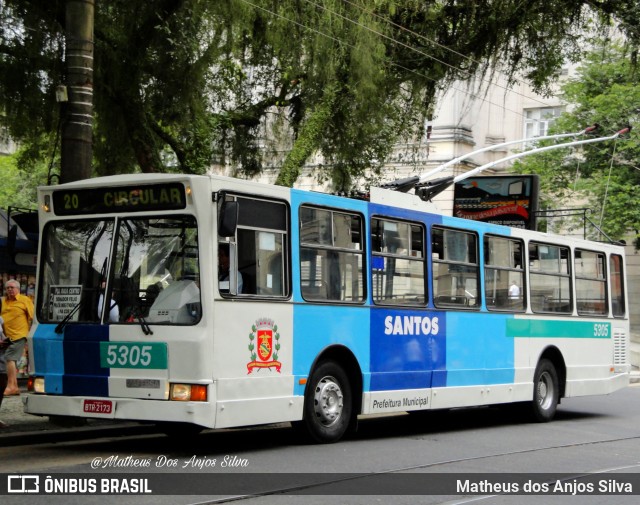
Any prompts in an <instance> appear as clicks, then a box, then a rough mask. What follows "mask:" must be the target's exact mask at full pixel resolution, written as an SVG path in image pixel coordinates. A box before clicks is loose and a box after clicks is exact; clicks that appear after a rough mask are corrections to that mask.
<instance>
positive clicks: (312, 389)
mask: <svg viewBox="0 0 640 505" xmlns="http://www.w3.org/2000/svg"><path fill="white" fill-rule="evenodd" d="M352 415H353V394H352V391H351V383H350V382H349V378H348V377H347V374H346V373H345V372H344V370H343V369H342V367H341V366H340V365H338V364H337V363H336V362H334V361H325V362H323V363H320V365H318V366H317V367H316V369H315V370H314V371H313V373H312V374H311V378H310V380H309V383H308V386H307V391H306V393H305V398H304V413H303V423H304V426H305V428H306V431H307V433H308V434H309V435H310V436H311V438H312V439H313V440H314V441H316V442H320V443H323V444H329V443H333V442H337V441H338V440H340V439H341V438H342V437H343V436H344V434H345V433H346V431H347V430H348V428H349V424H350V421H351V417H352Z"/></svg>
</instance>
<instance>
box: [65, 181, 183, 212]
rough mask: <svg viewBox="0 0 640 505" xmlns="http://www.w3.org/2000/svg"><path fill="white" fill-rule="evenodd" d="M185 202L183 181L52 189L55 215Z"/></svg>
mask: <svg viewBox="0 0 640 505" xmlns="http://www.w3.org/2000/svg"><path fill="white" fill-rule="evenodd" d="M186 206H187V198H186V194H185V190H184V185H182V184H181V183H179V182H171V183H166V184H144V185H142V184H141V185H136V186H115V187H111V188H93V189H60V190H56V191H54V192H53V211H54V213H55V214H56V215H57V216H71V215H76V214H113V213H115V212H145V211H156V210H179V209H184V208H185V207H186Z"/></svg>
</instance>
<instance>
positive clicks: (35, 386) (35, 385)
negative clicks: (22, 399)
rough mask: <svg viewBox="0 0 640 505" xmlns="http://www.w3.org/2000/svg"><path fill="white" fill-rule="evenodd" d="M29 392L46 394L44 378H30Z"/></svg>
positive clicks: (28, 381) (28, 382)
mask: <svg viewBox="0 0 640 505" xmlns="http://www.w3.org/2000/svg"><path fill="white" fill-rule="evenodd" d="M27 391H33V392H34V393H44V377H29V378H28V379H27Z"/></svg>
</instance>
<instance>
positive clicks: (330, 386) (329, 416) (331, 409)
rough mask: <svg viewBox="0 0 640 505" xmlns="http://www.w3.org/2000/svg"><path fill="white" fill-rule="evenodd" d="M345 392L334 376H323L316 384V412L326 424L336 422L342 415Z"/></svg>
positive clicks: (329, 424)
mask: <svg viewBox="0 0 640 505" xmlns="http://www.w3.org/2000/svg"><path fill="white" fill-rule="evenodd" d="M343 399H344V398H343V394H342V389H340V385H339V384H338V382H337V381H336V380H335V379H334V378H333V377H323V378H322V379H321V380H320V381H319V382H318V385H317V386H316V391H315V395H314V405H315V413H316V417H317V418H318V420H319V421H320V422H321V423H322V424H323V425H324V426H331V425H332V424H334V423H336V422H337V421H338V419H340V416H341V415H342V409H343V406H344V403H343Z"/></svg>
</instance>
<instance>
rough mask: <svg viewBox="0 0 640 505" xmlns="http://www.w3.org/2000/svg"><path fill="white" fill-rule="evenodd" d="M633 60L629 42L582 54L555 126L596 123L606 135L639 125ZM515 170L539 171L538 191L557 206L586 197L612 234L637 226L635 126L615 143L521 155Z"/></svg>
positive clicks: (639, 82) (638, 81)
mask: <svg viewBox="0 0 640 505" xmlns="http://www.w3.org/2000/svg"><path fill="white" fill-rule="evenodd" d="M635 59H636V56H635V53H634V51H633V50H631V48H630V46H629V45H628V44H626V45H620V44H616V43H612V42H611V41H600V43H599V44H598V46H597V47H596V49H594V50H593V51H592V52H590V53H589V54H588V55H587V56H586V58H585V60H584V64H583V65H582V66H581V67H580V68H579V69H578V74H577V77H576V78H574V79H571V80H569V81H568V82H567V83H566V84H565V85H564V86H563V87H562V94H563V98H564V100H565V101H566V103H567V104H568V111H567V112H565V113H564V114H562V115H561V116H560V117H559V118H558V120H557V121H556V123H555V124H554V127H553V131H556V132H571V131H580V130H581V129H582V128H583V127H585V126H587V125H589V124H593V123H598V124H599V126H600V130H599V131H598V134H597V135H598V136H607V135H611V134H613V133H615V132H616V131H619V130H620V129H622V128H623V127H625V126H626V125H635V124H637V123H638V119H639V110H638V104H639V103H640V75H639V73H638V71H639V69H638V68H637V65H636V61H635ZM514 170H515V171H516V172H520V173H537V174H540V175H541V181H542V182H541V190H542V192H543V193H544V195H545V197H546V199H547V200H548V201H555V202H556V203H555V204H553V205H554V207H556V208H557V206H558V204H557V201H559V200H560V201H564V202H570V201H575V200H587V201H588V204H589V206H590V207H591V209H592V213H591V218H592V219H593V220H595V222H596V224H600V222H601V221H602V227H603V229H604V231H605V232H606V233H607V235H609V236H610V237H612V238H614V239H620V238H622V237H623V236H624V235H625V234H626V233H627V232H628V231H629V230H633V229H635V230H640V208H638V205H637V188H638V184H640V141H639V139H638V136H637V134H636V133H635V131H634V130H632V132H631V135H629V136H627V137H626V138H623V139H620V140H617V141H615V142H605V143H595V144H588V145H586V146H584V147H582V148H579V149H576V150H569V149H566V150H565V149H560V150H554V151H549V152H547V153H544V154H541V155H534V156H532V157H528V158H523V159H522V160H521V161H519V162H518V163H516V164H515V165H514ZM601 218H602V219H601ZM592 238H599V237H597V235H593V236H592Z"/></svg>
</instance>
